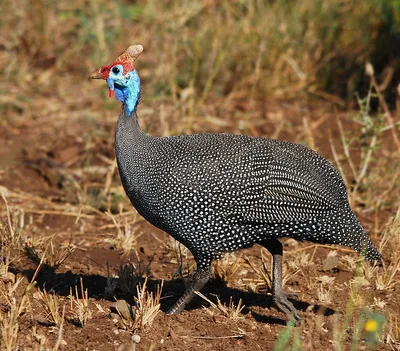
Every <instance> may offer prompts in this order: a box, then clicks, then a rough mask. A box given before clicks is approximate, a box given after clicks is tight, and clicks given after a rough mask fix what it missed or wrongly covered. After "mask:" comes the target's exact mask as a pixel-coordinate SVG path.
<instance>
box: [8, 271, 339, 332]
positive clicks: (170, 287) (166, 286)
mask: <svg viewBox="0 0 400 351" xmlns="http://www.w3.org/2000/svg"><path fill="white" fill-rule="evenodd" d="M11 271H13V273H15V274H16V273H21V274H23V275H24V276H25V277H26V278H27V279H28V280H29V281H31V280H32V279H33V277H34V274H35V269H22V270H21V269H17V268H11ZM80 279H82V281H83V285H84V287H85V288H87V289H88V295H89V298H93V299H106V300H109V301H115V299H116V298H117V299H125V300H126V301H127V302H128V303H130V304H133V303H134V300H133V295H132V294H127V293H124V292H122V291H121V290H120V289H119V288H118V287H117V288H116V289H115V290H114V293H113V294H112V295H109V296H107V295H106V294H105V291H106V289H107V288H108V287H109V286H108V285H109V284H110V281H109V279H107V277H105V276H102V275H98V274H79V273H73V272H71V271H67V272H65V273H57V272H55V271H54V269H52V268H51V267H49V266H46V265H44V266H43V267H42V269H41V270H40V272H39V273H38V274H37V277H36V282H37V286H38V287H39V288H40V289H46V290H47V291H51V292H53V293H55V294H58V295H60V296H68V295H69V294H70V291H71V289H75V286H78V290H79V291H80V289H79V286H80ZM161 283H162V281H161V280H160V279H151V278H150V279H149V280H148V282H147V287H148V289H149V290H150V291H154V292H155V291H156V290H157V286H159V285H160V284H161ZM184 290H185V284H184V281H183V280H182V279H175V280H165V281H164V282H163V298H162V299H161V310H162V311H163V312H166V311H167V310H168V309H169V308H170V307H171V306H172V305H173V304H174V302H176V301H177V300H178V298H179V297H180V296H181V294H183V292H184ZM73 291H74V290H73ZM202 293H204V294H205V295H207V296H208V298H209V299H210V300H211V301H213V302H215V303H216V302H217V299H216V297H215V296H216V295H218V297H219V299H220V300H221V302H222V303H224V304H226V305H228V304H229V302H230V299H231V298H232V301H233V303H234V304H235V305H237V304H238V302H239V300H240V299H241V300H242V303H243V305H244V306H245V308H244V309H243V311H242V312H243V313H244V314H247V313H249V312H250V313H251V315H252V316H253V318H254V319H255V320H256V321H257V322H261V323H267V324H279V325H285V324H286V320H284V319H280V318H276V317H271V316H268V315H263V314H260V313H258V312H255V311H253V310H252V309H251V307H262V308H271V307H274V303H273V300H272V296H271V295H265V294H260V293H254V292H251V291H243V290H239V289H236V288H230V287H227V286H226V285H225V284H223V283H222V282H220V281H216V280H210V282H209V283H208V284H207V285H206V287H205V288H204V289H203V290H202ZM290 300H291V301H292V303H293V305H294V306H295V307H296V309H298V310H300V311H312V312H313V313H316V314H322V315H325V316H329V315H332V314H334V313H335V311H334V310H333V309H331V308H328V307H326V306H321V305H310V304H308V303H307V302H304V301H299V300H295V299H290ZM208 305H209V304H208V302H206V301H204V300H202V299H201V298H200V297H198V296H195V297H194V299H193V300H192V301H191V302H190V303H189V304H188V306H187V307H186V310H195V309H199V308H202V307H203V306H206V307H207V306H208Z"/></svg>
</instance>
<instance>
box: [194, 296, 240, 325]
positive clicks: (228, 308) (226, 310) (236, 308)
mask: <svg viewBox="0 0 400 351" xmlns="http://www.w3.org/2000/svg"><path fill="white" fill-rule="evenodd" d="M196 294H197V295H198V296H200V297H201V298H202V299H204V300H205V301H207V302H208V303H209V304H210V305H211V308H207V307H204V309H205V310H206V311H207V312H209V313H210V314H211V315H214V313H215V311H218V312H219V313H220V314H222V315H223V316H224V317H226V318H228V319H232V320H238V319H242V318H244V317H243V316H242V311H243V309H244V308H245V307H246V306H245V305H243V302H242V299H240V300H239V302H238V304H237V305H235V304H234V302H233V300H232V297H230V298H229V303H228V305H226V304H224V303H222V302H221V300H220V298H219V296H217V303H216V304H215V303H214V302H212V301H211V300H210V299H209V298H207V297H206V296H204V295H203V294H202V293H201V292H199V291H196Z"/></svg>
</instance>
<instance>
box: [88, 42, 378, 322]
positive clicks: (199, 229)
mask: <svg viewBox="0 0 400 351" xmlns="http://www.w3.org/2000/svg"><path fill="white" fill-rule="evenodd" d="M142 50H143V47H142V46H141V45H136V46H130V47H128V48H127V49H126V50H125V51H124V52H123V53H122V54H121V55H120V56H119V57H118V58H117V59H116V60H115V61H114V62H113V63H112V64H110V65H108V66H103V67H101V68H100V69H99V70H96V71H94V72H93V73H92V74H91V76H90V77H91V78H101V79H105V80H106V81H107V84H108V87H109V92H110V96H112V94H113V92H115V95H116V98H117V99H118V100H119V101H121V102H122V112H121V115H120V117H119V119H118V124H117V129H116V135H115V152H116V156H117V162H118V169H119V173H120V176H121V180H122V184H123V186H124V189H125V191H126V193H127V195H128V197H129V199H130V200H131V202H132V204H133V206H135V208H136V209H137V211H138V212H139V213H140V214H141V215H142V216H143V217H144V218H145V219H147V220H148V221H149V222H150V223H152V224H153V225H155V226H156V227H158V228H160V229H162V230H164V231H165V232H167V233H168V234H170V235H171V236H172V237H174V238H175V239H176V240H178V241H179V242H181V243H182V244H183V245H185V246H186V247H187V248H188V249H189V250H190V251H191V252H192V254H193V256H194V258H195V259H196V262H197V270H196V273H195V275H194V277H193V283H192V285H191V286H190V287H189V288H188V289H187V290H186V292H185V293H184V294H183V296H182V297H181V298H180V299H179V300H178V301H177V302H176V303H175V304H174V305H173V306H172V308H171V309H170V310H169V311H168V313H178V312H180V311H181V310H182V309H183V308H184V307H185V305H186V304H187V303H188V302H189V301H190V300H191V299H192V297H193V296H194V292H195V291H196V290H199V289H201V288H202V287H203V286H204V285H205V283H206V282H207V281H208V279H209V275H210V266H211V261H212V260H213V259H215V258H218V257H220V256H221V255H222V254H224V253H226V252H231V251H234V250H238V249H241V248H246V247H250V246H252V245H253V244H260V245H262V246H264V247H265V248H266V249H267V250H269V251H270V252H271V254H272V255H273V299H274V301H275V303H276V305H277V306H278V308H280V309H281V310H282V311H284V312H285V313H286V314H288V315H290V314H293V316H294V317H295V318H296V319H298V318H299V317H298V314H297V311H296V309H295V307H294V306H293V304H292V303H291V302H290V301H289V300H288V299H287V296H286V294H285V293H284V292H283V291H282V244H281V243H280V241H279V240H278V239H279V238H280V237H285V236H290V237H292V238H294V239H297V240H309V241H313V242H317V243H329V244H340V245H345V246H348V247H351V248H352V249H354V250H355V251H357V252H358V253H364V254H365V257H366V258H367V259H368V260H370V261H374V260H378V259H380V258H381V255H380V253H379V252H378V251H377V250H376V249H375V247H374V246H373V244H372V243H371V241H370V239H369V237H368V234H367V233H366V231H365V230H364V229H363V227H362V226H361V224H360V222H359V221H358V220H357V218H356V216H355V215H354V213H353V212H352V210H351V208H350V206H349V203H348V199H347V192H346V188H345V185H344V183H343V180H342V178H341V176H340V175H339V173H338V171H337V170H336V169H335V168H334V167H333V166H332V165H331V164H330V163H329V162H328V161H327V160H325V159H324V158H323V157H321V156H320V155H318V154H317V153H316V152H314V151H312V150H310V149H308V148H307V147H305V146H302V145H298V144H294V143H291V142H286V141H279V140H272V139H264V138H256V137H251V136H244V135H232V134H197V135H181V136H171V137H156V136H150V135H148V134H146V133H144V132H143V131H142V130H141V129H140V126H139V122H138V116H137V114H136V107H137V105H138V101H139V98H140V79H139V76H138V74H137V71H136V70H135V68H134V65H133V64H134V61H135V59H136V58H137V57H138V56H139V55H140V53H141V52H142Z"/></svg>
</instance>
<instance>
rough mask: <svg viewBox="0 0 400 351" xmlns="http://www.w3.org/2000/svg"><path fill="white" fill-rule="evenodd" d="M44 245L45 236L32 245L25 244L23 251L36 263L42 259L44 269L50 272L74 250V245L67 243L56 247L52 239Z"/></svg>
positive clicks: (58, 266)
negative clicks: (64, 245)
mask: <svg viewBox="0 0 400 351" xmlns="http://www.w3.org/2000/svg"><path fill="white" fill-rule="evenodd" d="M54 237H55V236H53V237H52V239H51V240H50V242H49V243H48V244H47V245H46V246H45V242H46V241H48V239H47V238H43V239H41V240H37V241H35V245H34V246H30V245H25V251H26V254H27V256H28V257H29V258H30V259H31V260H32V261H33V262H35V263H36V264H39V262H41V261H42V258H43V266H44V267H45V269H47V270H48V271H51V272H53V273H54V272H55V271H56V270H57V269H58V268H60V266H61V265H62V264H63V263H64V261H65V260H66V259H67V258H68V257H69V256H70V255H71V254H72V253H73V252H74V251H75V246H74V245H68V246H66V247H62V248H56V247H55V246H54V243H53V240H54Z"/></svg>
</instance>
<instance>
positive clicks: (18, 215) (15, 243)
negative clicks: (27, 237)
mask: <svg viewBox="0 0 400 351" xmlns="http://www.w3.org/2000/svg"><path fill="white" fill-rule="evenodd" d="M6 195H7V189H6V188H4V187H1V186H0V198H1V199H2V200H3V202H4V205H5V210H6V217H5V218H4V219H3V218H2V217H0V244H1V246H2V247H4V246H6V247H7V248H8V250H10V249H13V248H14V249H19V248H20V247H21V245H22V244H23V241H24V240H23V237H22V236H21V234H22V229H23V228H24V212H23V211H22V210H19V209H15V208H10V206H9V204H8V200H7V196H6Z"/></svg>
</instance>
